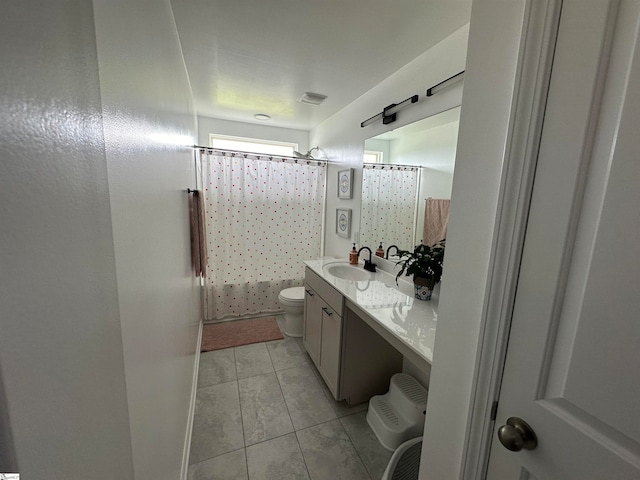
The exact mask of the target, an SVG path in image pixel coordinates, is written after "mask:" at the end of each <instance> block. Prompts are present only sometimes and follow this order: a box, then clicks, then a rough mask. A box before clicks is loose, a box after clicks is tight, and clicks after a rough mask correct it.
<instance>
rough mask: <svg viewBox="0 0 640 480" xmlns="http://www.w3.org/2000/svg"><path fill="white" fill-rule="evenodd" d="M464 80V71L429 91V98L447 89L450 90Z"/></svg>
mask: <svg viewBox="0 0 640 480" xmlns="http://www.w3.org/2000/svg"><path fill="white" fill-rule="evenodd" d="M463 79H464V70H463V71H461V72H460V73H456V74H455V75H453V76H452V77H449V78H447V79H446V80H443V81H442V82H440V83H438V84H437V85H434V86H433V87H431V88H428V89H427V97H431V96H433V95H435V94H436V93H438V92H439V91H441V90H444V89H445V88H449V87H450V86H452V85H455V84H456V83H458V82H461V81H462V80H463Z"/></svg>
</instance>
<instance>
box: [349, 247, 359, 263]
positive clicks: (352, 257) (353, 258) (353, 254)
mask: <svg viewBox="0 0 640 480" xmlns="http://www.w3.org/2000/svg"><path fill="white" fill-rule="evenodd" d="M349 263H350V264H351V265H357V264H358V251H357V250H356V244H355V243H354V244H353V248H352V249H351V251H350V252H349Z"/></svg>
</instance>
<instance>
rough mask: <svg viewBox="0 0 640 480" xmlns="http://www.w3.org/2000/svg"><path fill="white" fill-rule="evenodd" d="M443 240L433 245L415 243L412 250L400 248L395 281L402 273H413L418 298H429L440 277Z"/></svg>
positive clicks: (408, 274) (407, 274)
mask: <svg viewBox="0 0 640 480" xmlns="http://www.w3.org/2000/svg"><path fill="white" fill-rule="evenodd" d="M444 247H445V240H440V241H439V242H438V243H434V244H433V245H424V244H422V243H421V244H420V245H416V247H415V248H414V249H413V251H410V250H400V251H398V255H399V256H400V260H399V261H398V262H397V263H396V265H400V271H399V272H398V274H397V275H396V282H397V281H398V278H400V276H401V275H402V274H405V275H406V276H410V275H413V284H414V286H415V296H416V298H418V299H420V300H431V293H432V292H433V288H434V287H435V286H436V284H437V283H438V282H439V281H440V278H441V277H442V260H443V259H444Z"/></svg>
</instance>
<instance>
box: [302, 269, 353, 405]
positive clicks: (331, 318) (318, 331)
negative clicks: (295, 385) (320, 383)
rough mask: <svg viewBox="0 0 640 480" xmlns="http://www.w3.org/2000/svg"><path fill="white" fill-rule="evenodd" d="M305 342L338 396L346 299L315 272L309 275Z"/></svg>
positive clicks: (308, 272)
mask: <svg viewBox="0 0 640 480" xmlns="http://www.w3.org/2000/svg"><path fill="white" fill-rule="evenodd" d="M304 288H305V297H304V329H303V344H304V346H305V348H306V349H307V352H308V353H309V356H310V357H311V359H312V360H313V363H315V365H316V367H317V368H318V371H319V372H320V374H321V375H322V378H323V379H324V380H325V383H326V384H327V386H328V387H329V390H330V391H331V393H332V394H333V396H334V397H335V398H336V399H338V397H339V392H338V386H339V378H340V353H341V340H342V309H343V305H344V298H343V296H342V295H340V293H339V292H338V291H337V290H335V289H334V288H333V287H331V286H330V285H329V284H328V283H327V282H325V281H324V280H323V279H322V278H320V277H319V276H318V275H316V274H315V273H314V272H312V271H310V270H309V269H307V271H306V274H305V286H304Z"/></svg>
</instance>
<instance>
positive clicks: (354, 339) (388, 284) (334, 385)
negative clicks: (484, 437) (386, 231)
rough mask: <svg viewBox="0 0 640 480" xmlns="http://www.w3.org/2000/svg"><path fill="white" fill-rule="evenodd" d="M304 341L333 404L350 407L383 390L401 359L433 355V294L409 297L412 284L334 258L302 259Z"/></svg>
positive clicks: (423, 361)
mask: <svg viewBox="0 0 640 480" xmlns="http://www.w3.org/2000/svg"><path fill="white" fill-rule="evenodd" d="M305 265H306V269H305V305H304V328H303V343H304V346H305V348H306V350H307V352H308V353H309V356H310V357H311V359H312V360H313V362H314V363H315V365H316V367H317V368H318V371H319V372H320V374H321V375H322V378H323V379H324V380H325V383H326V384H327V386H328V387H329V390H330V391H331V393H332V394H333V396H334V398H335V399H336V400H345V401H346V402H347V403H348V404H350V405H355V404H358V403H362V402H365V401H368V400H369V399H370V398H371V397H372V396H373V395H377V394H380V393H384V392H386V391H387V390H388V387H389V379H390V378H391V376H392V375H393V374H394V373H398V372H401V371H402V364H403V358H404V357H406V358H407V359H408V360H409V361H410V362H411V363H413V364H414V365H415V366H417V367H418V368H428V365H429V364H430V363H431V360H432V358H433V341H434V338H435V330H436V321H437V301H438V300H437V295H436V294H434V297H433V299H432V300H431V301H430V302H424V301H420V300H416V299H414V298H413V285H412V284H411V283H409V282H406V281H404V280H400V282H399V285H397V284H396V280H395V277H394V276H393V275H391V274H389V273H387V272H383V271H378V272H375V273H372V272H368V271H366V270H364V269H363V268H362V264H359V265H357V266H356V265H349V264H348V263H347V262H344V261H340V260H337V259H334V258H331V259H330V258H326V259H320V260H309V261H306V262H305Z"/></svg>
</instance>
